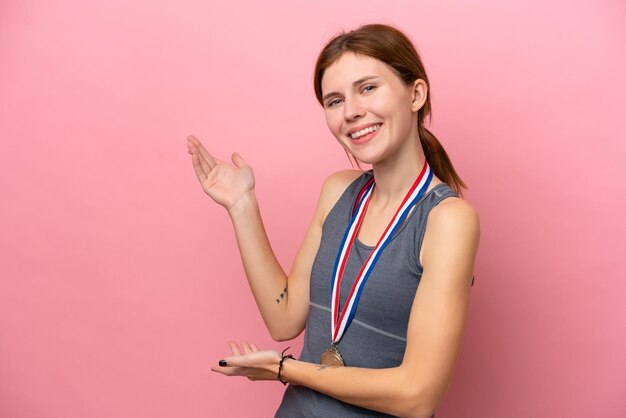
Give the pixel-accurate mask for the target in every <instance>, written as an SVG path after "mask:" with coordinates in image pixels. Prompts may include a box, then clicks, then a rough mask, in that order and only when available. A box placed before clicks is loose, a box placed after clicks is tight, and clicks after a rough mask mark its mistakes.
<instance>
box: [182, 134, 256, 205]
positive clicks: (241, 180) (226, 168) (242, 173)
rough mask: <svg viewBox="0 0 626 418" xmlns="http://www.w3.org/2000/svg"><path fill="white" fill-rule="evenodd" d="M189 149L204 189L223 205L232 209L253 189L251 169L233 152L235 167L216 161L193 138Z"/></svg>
mask: <svg viewBox="0 0 626 418" xmlns="http://www.w3.org/2000/svg"><path fill="white" fill-rule="evenodd" d="M187 148H188V149H189V154H191V161H192V163H193V168H194V170H195V172H196V176H197V177H198V180H199V181H200V184H202V188H203V189H204V191H205V192H206V194H208V195H209V196H211V198H212V199H213V200H215V201H216V202H217V203H219V204H220V205H222V206H224V207H225V208H226V209H228V210H230V209H231V208H233V207H234V206H235V205H236V204H237V203H238V202H239V201H241V199H242V198H243V197H245V196H246V195H247V194H249V193H251V192H252V190H253V189H254V174H253V172H252V168H251V167H250V166H249V165H248V164H246V162H245V161H244V160H243V158H241V156H239V154H237V153H234V154H233V155H232V161H233V164H234V165H232V164H228V163H227V162H224V161H220V160H218V159H216V158H214V157H213V156H212V155H211V154H209V152H208V151H207V150H206V148H204V146H203V145H202V143H201V142H200V140H198V138H196V137H194V136H189V137H188V138H187Z"/></svg>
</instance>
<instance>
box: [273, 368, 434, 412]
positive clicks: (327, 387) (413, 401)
mask: <svg viewBox="0 0 626 418" xmlns="http://www.w3.org/2000/svg"><path fill="white" fill-rule="evenodd" d="M281 375H282V376H283V378H284V379H285V380H286V381H288V382H289V383H290V384H294V385H300V386H305V387H308V388H310V389H313V390H315V391H317V392H321V393H324V394H326V395H328V396H330V397H332V398H335V399H338V400H341V401H343V402H346V403H350V404H353V405H357V406H360V407H363V408H367V409H372V410H375V411H379V412H384V413H387V414H391V415H395V416H402V417H419V418H422V417H424V418H430V417H431V415H432V414H433V410H434V406H433V405H432V402H431V401H430V400H429V399H428V398H427V396H426V392H425V391H424V390H422V389H423V388H421V387H420V385H421V383H420V380H419V379H418V378H417V377H416V376H415V374H412V373H409V372H408V370H407V369H403V368H402V366H400V367H395V368H389V369H366V368H356V367H325V366H320V365H317V364H312V363H306V362H301V361H296V360H287V361H285V362H284V364H283V370H282V373H281Z"/></svg>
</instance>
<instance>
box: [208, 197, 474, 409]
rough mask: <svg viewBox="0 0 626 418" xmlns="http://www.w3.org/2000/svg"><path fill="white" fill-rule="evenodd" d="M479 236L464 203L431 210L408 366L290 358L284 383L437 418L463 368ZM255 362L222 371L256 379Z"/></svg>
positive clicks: (242, 361)
mask: <svg viewBox="0 0 626 418" xmlns="http://www.w3.org/2000/svg"><path fill="white" fill-rule="evenodd" d="M478 237H479V228H478V217H477V215H476V213H475V212H474V210H473V209H472V208H471V207H470V206H469V205H468V204H467V203H465V202H464V201H463V200H461V199H447V200H445V201H443V202H442V203H440V204H439V205H438V206H437V207H435V208H433V210H432V211H431V214H430V215H429V220H428V226H427V229H426V235H425V236H424V243H423V247H422V248H423V253H422V257H421V258H422V265H423V267H424V273H423V275H422V279H421V282H420V285H419V287H418V289H417V292H416V294H415V299H414V303H413V307H412V310H411V316H410V320H409V328H408V334H407V345H406V351H405V355H404V359H403V362H402V364H401V365H400V366H398V367H395V368H390V369H365V368H353V367H337V368H335V367H322V366H319V365H315V364H311V363H304V362H300V361H294V360H287V361H285V362H284V364H283V370H282V376H283V378H284V379H285V380H287V381H288V382H290V383H292V384H296V385H302V386H306V387H309V388H311V389H313V390H316V391H318V392H322V393H325V394H327V395H329V396H331V397H333V398H336V399H339V400H342V401H344V402H348V403H351V404H354V405H358V406H361V407H364V408H368V409H373V410H377V411H381V412H385V413H389V414H392V415H397V416H409V417H430V416H431V415H432V413H433V411H434V410H435V408H436V407H437V405H438V404H439V402H440V401H441V399H442V397H443V395H444V394H445V392H446V390H447V387H448V384H449V382H450V379H451V377H452V372H453V369H454V365H455V363H456V358H457V355H458V351H459V347H460V344H461V338H462V335H463V328H464V325H465V318H466V315H467V305H468V299H469V292H470V286H471V285H470V283H471V277H472V271H473V266H474V257H475V254H476V250H477V247H478ZM260 353H268V352H260ZM235 354H237V353H235ZM263 355H265V354H263ZM259 356H261V355H259ZM278 358H279V357H278ZM271 359H272V360H268V361H266V362H265V363H264V364H263V366H262V368H264V369H265V372H266V375H265V376H267V378H270V376H273V378H276V371H277V369H278V366H277V364H278V363H277V357H276V355H274V357H271ZM250 360H251V359H249V358H248V356H243V357H237V356H235V357H229V358H227V359H226V361H227V364H228V365H229V366H235V367H219V368H214V370H216V371H219V372H222V373H225V374H244V371H243V370H241V369H240V370H235V369H238V367H237V366H242V367H246V368H248V370H246V372H245V373H249V368H250V367H251V364H250V363H246V362H247V361H250ZM258 364H259V365H260V364H261V363H260V362H259V363H258ZM259 367H261V366H259ZM246 375H248V376H249V374H246ZM249 377H250V376H249ZM256 377H257V378H260V377H259V376H256Z"/></svg>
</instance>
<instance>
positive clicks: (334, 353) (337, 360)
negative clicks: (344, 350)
mask: <svg viewBox="0 0 626 418" xmlns="http://www.w3.org/2000/svg"><path fill="white" fill-rule="evenodd" d="M320 364H322V365H324V366H338V367H341V366H345V365H346V364H345V363H344V361H343V357H341V354H340V353H339V350H337V346H336V344H333V345H331V346H330V348H329V349H328V350H326V351H324V353H323V354H322V357H321V358H320Z"/></svg>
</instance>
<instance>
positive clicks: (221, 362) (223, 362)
mask: <svg viewBox="0 0 626 418" xmlns="http://www.w3.org/2000/svg"><path fill="white" fill-rule="evenodd" d="M226 366H228V364H227V363H226V360H220V367H226Z"/></svg>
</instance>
